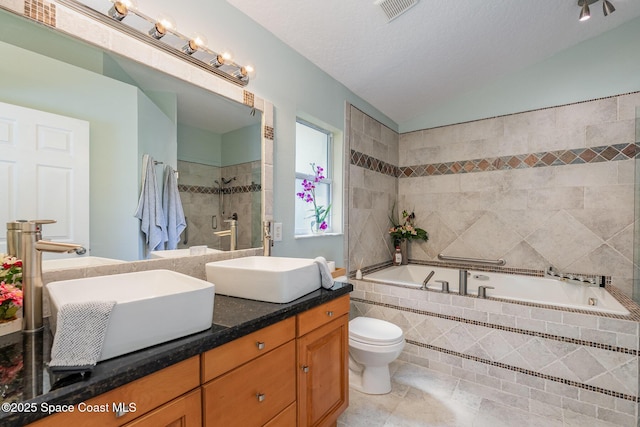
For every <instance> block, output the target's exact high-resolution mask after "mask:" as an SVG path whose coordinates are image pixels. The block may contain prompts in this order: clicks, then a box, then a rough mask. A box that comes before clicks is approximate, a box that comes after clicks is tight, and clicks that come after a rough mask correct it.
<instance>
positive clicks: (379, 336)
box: [349, 317, 404, 345]
mask: <svg viewBox="0 0 640 427" xmlns="http://www.w3.org/2000/svg"><path fill="white" fill-rule="evenodd" d="M349 339H351V340H354V341H357V342H361V343H363V344H371V345H393V344H397V343H399V342H402V341H404V334H403V332H402V329H400V328H399V327H398V326H397V325H394V324H393V323H390V322H387V321H384V320H380V319H374V318H371V317H356V318H355V319H353V320H351V321H349Z"/></svg>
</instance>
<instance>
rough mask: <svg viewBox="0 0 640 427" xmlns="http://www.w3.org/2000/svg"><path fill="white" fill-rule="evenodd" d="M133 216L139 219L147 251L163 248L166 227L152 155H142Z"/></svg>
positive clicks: (165, 238)
mask: <svg viewBox="0 0 640 427" xmlns="http://www.w3.org/2000/svg"><path fill="white" fill-rule="evenodd" d="M135 217H136V218H138V219H139V220H140V230H142V232H143V233H144V234H145V236H146V244H147V248H148V250H147V252H148V253H150V252H151V251H157V250H163V249H164V242H166V241H167V238H168V236H167V227H166V225H165V218H164V214H163V212H162V199H161V198H160V191H159V190H158V181H157V179H156V168H155V163H154V161H153V157H151V156H150V155H148V154H145V155H144V156H143V157H142V189H141V192H140V200H139V201H138V209H137V210H136V213H135Z"/></svg>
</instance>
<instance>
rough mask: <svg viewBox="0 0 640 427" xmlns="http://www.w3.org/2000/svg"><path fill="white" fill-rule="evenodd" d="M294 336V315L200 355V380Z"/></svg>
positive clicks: (261, 353) (223, 370) (211, 376)
mask: <svg viewBox="0 0 640 427" xmlns="http://www.w3.org/2000/svg"><path fill="white" fill-rule="evenodd" d="M294 338H295V317H290V318H289V319H286V320H283V321H282V322H278V323H276V324H275V325H271V326H267V327H266V328H264V329H260V330H259V331H256V332H253V333H251V334H249V335H246V336H244V337H242V338H238V339H237V340H234V341H231V342H230V343H227V344H224V345H221V346H220V347H217V348H214V349H213V350H209V351H207V352H206V353H204V354H203V355H202V382H203V383H205V382H207V381H210V380H212V379H214V378H216V377H218V376H220V375H222V374H224V373H225V372H229V371H230V370H232V369H234V368H236V367H238V366H240V365H242V364H243V363H246V362H248V361H250V360H251V359H254V358H256V357H258V356H261V355H263V354H265V353H267V352H268V351H270V350H273V349H274V348H276V347H278V346H280V345H282V344H284V343H286V342H287V341H291V340H292V339H294Z"/></svg>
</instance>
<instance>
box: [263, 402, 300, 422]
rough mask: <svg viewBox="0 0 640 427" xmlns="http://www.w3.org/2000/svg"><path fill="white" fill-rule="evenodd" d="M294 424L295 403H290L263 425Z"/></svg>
mask: <svg viewBox="0 0 640 427" xmlns="http://www.w3.org/2000/svg"><path fill="white" fill-rule="evenodd" d="M295 425H296V404H295V403H292V404H291V405H289V406H287V409H285V410H284V411H282V412H280V413H279V414H278V415H276V417H275V418H273V419H272V420H271V421H269V422H268V423H266V424H265V425H264V427H291V426H295Z"/></svg>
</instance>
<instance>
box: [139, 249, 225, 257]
mask: <svg viewBox="0 0 640 427" xmlns="http://www.w3.org/2000/svg"><path fill="white" fill-rule="evenodd" d="M220 252H224V251H221V250H219V249H211V248H202V250H192V249H191V248H185V249H171V250H168V251H151V255H150V256H151V259H158V258H179V257H185V256H194V255H209V254H218V253H220Z"/></svg>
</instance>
